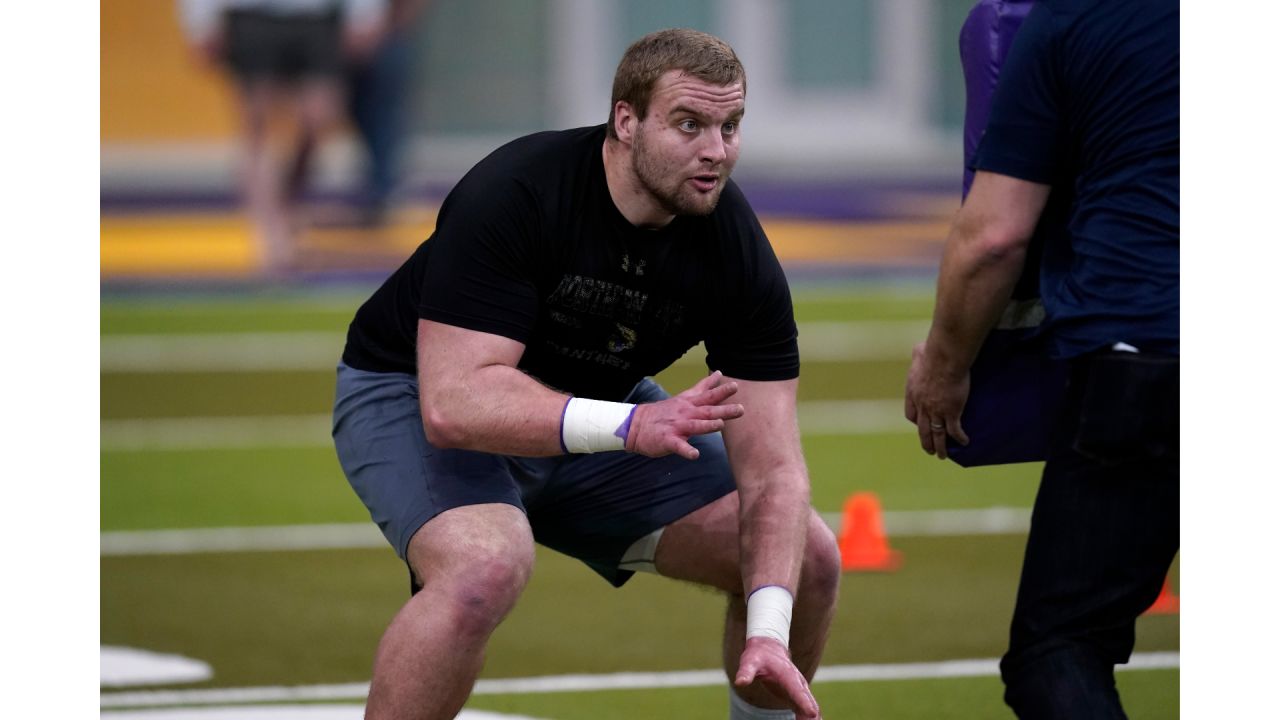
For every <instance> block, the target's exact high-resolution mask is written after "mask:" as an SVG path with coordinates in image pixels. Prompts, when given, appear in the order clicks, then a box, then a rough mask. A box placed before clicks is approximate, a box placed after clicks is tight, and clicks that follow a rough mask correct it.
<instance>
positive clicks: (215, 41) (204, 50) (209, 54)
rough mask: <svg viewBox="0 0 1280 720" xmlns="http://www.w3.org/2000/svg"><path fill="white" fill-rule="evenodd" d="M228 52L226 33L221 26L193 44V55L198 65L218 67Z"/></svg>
mask: <svg viewBox="0 0 1280 720" xmlns="http://www.w3.org/2000/svg"><path fill="white" fill-rule="evenodd" d="M226 52H227V40H226V32H225V31H224V30H223V29H222V27H221V26H219V27H217V28H214V29H213V30H210V31H209V32H207V33H205V34H204V35H203V36H201V37H199V38H197V39H196V40H194V41H193V42H192V43H191V54H192V55H193V56H194V57H195V61H196V64H197V65H200V66H202V67H205V68H214V67H217V66H218V65H219V64H220V63H221V62H222V59H223V57H224V56H225V55H226Z"/></svg>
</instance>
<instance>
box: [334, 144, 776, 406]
mask: <svg viewBox="0 0 1280 720" xmlns="http://www.w3.org/2000/svg"><path fill="white" fill-rule="evenodd" d="M604 138H605V130H604V126H603V125H601V126H597V127H590V128H579V129H575V130H565V131H561V132H544V133H537V134H534V135H530V136H527V137H524V138H521V139H519V140H515V141H514V142H511V143H509V144H507V145H505V146H503V147H501V148H499V149H498V150H496V151H495V152H494V153H493V154H491V155H489V157H487V158H485V159H484V160H482V161H481V162H480V163H479V164H477V165H476V166H475V167H474V168H473V169H472V170H471V171H470V172H469V173H467V175H466V176H465V177H463V178H462V180H461V181H459V183H458V185H457V186H456V187H454V189H453V191H452V192H450V193H449V196H448V197H447V198H445V201H444V205H443V206H442V207H441V209H440V214H439V218H438V220H437V225H436V230H435V232H434V233H433V234H432V235H431V237H430V238H428V239H427V241H426V242H424V243H423V244H422V245H420V246H419V247H418V249H417V250H416V251H415V252H414V253H413V255H412V256H411V257H410V258H409V259H408V260H407V261H406V262H405V264H404V265H402V266H401V267H400V268H399V269H398V270H397V271H396V272H395V273H394V274H393V275H392V276H391V277H390V278H389V279H388V280H387V281H386V282H385V283H384V284H383V285H382V287H381V288H379V289H378V291H377V292H375V293H374V295H373V296H372V297H371V298H369V300H368V301H367V302H365V304H364V305H363V306H361V308H360V310H359V311H358V312H357V313H356V317H355V320H354V321H352V323H351V327H350V329H349V330H348V333H347V346H346V350H345V351H344V352H343V361H344V362H345V363H346V364H347V365H349V366H351V367H354V368H358V369H362V370H369V371H373V372H405V373H414V372H415V365H416V351H415V344H416V338H417V322H418V318H426V319H428V320H432V321H435V322H440V323H445V324H448V325H454V326H457V327H461V328H466V329H468V330H477V331H480V332H486V333H492V334H495V335H501V336H504V337H508V338H511V339H513V340H517V341H519V342H521V343H524V345H525V352H524V356H523V357H522V358H521V360H520V363H519V367H520V369H521V370H524V371H525V372H527V373H529V374H530V375H532V376H534V377H536V378H538V379H539V380H540V381H542V382H543V383H546V384H547V385H549V386H551V387H554V388H558V389H560V390H562V391H565V392H569V393H573V394H575V395H578V396H581V397H590V398H596V399H601V400H621V399H622V398H624V397H625V396H626V394H627V393H628V392H629V391H630V390H631V388H632V387H633V386H634V385H635V384H636V383H637V382H639V381H640V380H641V379H642V378H643V377H645V376H647V375H653V374H655V373H657V372H659V371H661V370H663V369H665V368H666V367H667V366H669V365H670V364H671V363H672V362H674V361H675V360H676V359H678V358H679V357H680V356H682V355H684V353H685V352H686V351H688V350H689V349H690V348H692V347H693V346H695V345H697V344H698V343H699V342H705V343H706V348H707V365H708V366H709V367H710V368H711V369H713V370H720V371H722V372H723V373H724V374H726V375H728V376H730V377H735V378H741V379H744V380H786V379H790V378H794V377H797V376H798V375H799V371H800V361H799V351H798V349H797V345H796V325H795V319H794V316H793V314H792V308H791V295H790V292H789V290H788V288H787V282H786V278H785V276H784V275H783V273H782V268H781V266H780V265H779V263H778V260H777V257H776V256H775V255H774V253H773V249H772V248H771V247H770V246H769V242H768V239H767V238H766V237H765V235H764V231H763V230H762V229H761V227H760V223H759V221H757V220H756V217H755V214H754V213H753V212H752V210H751V207H750V206H749V205H748V204H747V201H746V199H745V198H744V197H743V195H742V192H741V191H740V190H739V189H738V187H737V185H735V184H734V183H733V182H732V181H730V182H728V183H727V185H726V187H725V189H724V192H723V194H722V195H721V197H720V202H719V204H718V206H717V207H716V209H715V210H714V211H713V212H712V213H711V214H710V215H707V216H705V217H677V218H675V219H674V220H673V221H672V222H671V223H669V224H668V225H667V226H666V227H663V228H661V229H656V230H654V229H640V228H636V227H635V226H633V225H631V224H630V223H629V222H627V220H626V218H624V217H623V216H622V214H621V213H620V212H619V211H618V209H617V207H616V206H615V205H614V204H613V200H612V198H611V197H610V195H609V190H608V186H607V184H606V182H605V174H604V161H603V156H602V151H601V148H602V145H603V143H604Z"/></svg>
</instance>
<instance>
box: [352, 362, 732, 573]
mask: <svg viewBox="0 0 1280 720" xmlns="http://www.w3.org/2000/svg"><path fill="white" fill-rule="evenodd" d="M667 397H669V395H668V394H667V393H666V391H664V390H663V389H662V388H661V387H660V386H659V385H658V384H657V383H655V382H654V381H653V380H650V379H647V378H646V379H645V380H643V381H641V382H640V383H639V384H638V385H636V387H635V389H633V390H632V391H631V394H630V395H629V396H628V398H627V402H633V403H644V402H654V401H656V400H661V399H664V398H667ZM333 439H334V444H335V445H336V447H337V451H338V459H339V461H340V462H341V463H342V469H343V472H345V473H346V475H347V480H348V481H349V482H350V483H351V487H352V488H354V489H355V491H356V494H357V495H359V496H360V499H361V500H362V501H363V502H364V504H365V506H366V507H367V508H369V514H370V516H371V517H372V518H373V521H374V522H375V523H377V524H378V527H379V528H381V529H382V533H383V535H385V536H386V538H387V541H388V542H390V543H391V546H392V547H394V548H395V550H396V553H398V554H399V555H400V557H401V558H404V557H405V555H406V553H407V552H408V549H409V540H410V539H411V538H412V537H413V534H414V533H416V532H417V531H418V528H421V527H422V526H423V525H424V524H426V522H427V521H428V520H430V519H431V518H433V517H435V516H436V515H438V514H440V513H442V512H444V511H445V510H449V509H451V508H455V507H461V506H464V505H478V504H484V503H498V502H500V503H507V504H509V505H514V506H515V507H518V508H520V509H521V510H523V511H524V513H525V515H526V516H527V517H528V518H529V525H530V526H531V527H532V528H533V537H534V540H536V541H537V542H538V543H539V544H541V545H545V546H547V547H549V548H552V549H554V550H557V551H559V552H562V553H564V554H566V555H569V556H571V557H575V558H578V559H579V560H581V561H582V562H584V563H586V564H587V565H588V566H590V567H591V569H593V570H595V571H596V572H597V573H599V574H600V575H602V576H603V577H604V578H605V579H606V580H608V581H609V582H611V583H613V584H614V585H615V586H619V587H620V586H621V585H622V584H623V583H625V582H626V581H627V580H628V579H629V578H630V577H631V576H632V574H634V569H635V566H633V565H631V564H630V562H637V563H641V564H642V563H643V562H644V561H645V560H648V561H649V562H652V557H649V558H634V557H631V556H628V557H627V560H628V561H629V562H628V563H624V562H623V556H624V555H626V554H627V551H628V549H629V548H631V547H632V546H633V545H635V544H636V543H637V541H638V540H641V539H642V538H645V537H646V536H648V535H650V534H651V533H653V532H654V531H656V530H660V529H661V528H663V527H666V526H667V525H668V524H670V523H672V522H674V521H676V520H678V519H680V518H682V517H684V516H685V515H688V514H689V513H691V512H693V511H694V510H697V509H698V508H700V507H703V506H705V505H708V504H710V503H711V502H713V501H714V500H717V499H719V498H721V497H723V496H725V495H727V494H729V493H730V492H732V491H733V490H735V489H736V485H735V484H734V480H733V475H732V473H731V472H730V470H729V462H728V459H727V457H726V456H725V450H724V440H723V439H722V438H721V437H720V434H719V433H715V434H711V435H702V436H698V437H695V438H693V439H692V440H691V441H690V442H691V443H692V444H693V445H694V447H696V448H698V450H699V452H700V456H699V458H698V459H697V460H695V461H689V460H685V459H683V458H681V457H678V456H676V455H669V456H666V457H662V458H648V457H644V456H641V455H633V454H631V453H627V452H622V451H617V452H603V453H593V454H587V455H561V456H557V457H550V458H524V457H513V456H507V455H494V454H490V453H483V452H476V451H472V450H448V449H446V450H441V449H438V448H435V447H433V446H432V445H431V444H430V443H429V442H427V438H426V435H425V434H424V432H423V429H422V414H421V411H420V409H419V407H418V380H417V378H416V377H414V376H413V375H408V374H405V373H375V372H368V371H364V370H357V369H354V368H350V367H348V366H346V365H345V364H339V366H338V388H337V399H336V401H335V403H334V410H333ZM640 545H641V546H644V545H645V544H644V543H641V544H640ZM651 545H652V544H650V546H651ZM651 549H652V547H650V550H651ZM633 555H634V552H633ZM624 565H625V567H624ZM627 568H631V569H627Z"/></svg>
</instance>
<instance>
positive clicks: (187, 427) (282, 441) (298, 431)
mask: <svg viewBox="0 0 1280 720" xmlns="http://www.w3.org/2000/svg"><path fill="white" fill-rule="evenodd" d="M797 413H798V415H799V419H800V430H801V432H804V433H806V434H809V435H868V434H877V433H893V432H897V433H913V432H915V428H914V427H913V426H912V425H911V424H909V423H908V422H907V421H906V420H904V419H903V415H902V401H901V400H828V401H810V402H802V403H800V404H799V406H798V408H797ZM332 422H333V421H332V418H330V416H329V415H328V414H315V415H261V416H235V417H180V418H142V419H130V420H103V421H102V423H101V425H100V435H99V441H100V443H101V449H103V450H131V451H140V450H216V449H250V448H272V447H277V448H286V447H288V448H306V447H330V446H331V445H332V443H333V441H332V439H331V438H330V434H329V433H330V428H331V426H332Z"/></svg>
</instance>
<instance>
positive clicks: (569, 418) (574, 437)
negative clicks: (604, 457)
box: [560, 397, 636, 453]
mask: <svg viewBox="0 0 1280 720" xmlns="http://www.w3.org/2000/svg"><path fill="white" fill-rule="evenodd" d="M635 409H636V406H635V405H632V404H630V403H616V402H608V401H606V400H586V399H584V398H576V397H575V398H569V402H568V404H566V405H565V406H564V417H563V418H561V419H560V442H561V443H562V444H563V445H564V449H565V452H571V453H592V452H603V451H606V450H623V449H625V447H626V444H627V431H628V430H629V429H630V427H631V412H632V411H633V410H635Z"/></svg>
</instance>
